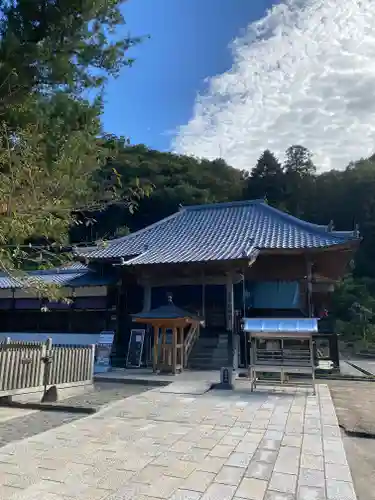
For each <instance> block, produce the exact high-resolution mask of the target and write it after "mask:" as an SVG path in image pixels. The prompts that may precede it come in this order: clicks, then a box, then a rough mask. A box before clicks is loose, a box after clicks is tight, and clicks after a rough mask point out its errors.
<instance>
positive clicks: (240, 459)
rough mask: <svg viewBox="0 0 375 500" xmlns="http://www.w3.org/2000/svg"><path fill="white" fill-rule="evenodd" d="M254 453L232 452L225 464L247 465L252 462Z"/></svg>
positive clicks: (234, 465) (231, 465) (233, 465)
mask: <svg viewBox="0 0 375 500" xmlns="http://www.w3.org/2000/svg"><path fill="white" fill-rule="evenodd" d="M252 456H253V454H252V453H232V454H231V456H230V457H229V458H228V460H227V461H226V462H225V465H228V466H230V467H245V468H246V467H247V466H248V465H249V463H250V460H251V457H252Z"/></svg>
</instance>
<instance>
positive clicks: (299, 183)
mask: <svg viewBox="0 0 375 500" xmlns="http://www.w3.org/2000/svg"><path fill="white" fill-rule="evenodd" d="M285 157H286V158H285V162H284V173H285V186H286V188H285V202H286V207H287V209H288V210H289V211H290V212H291V213H292V214H293V215H295V216H297V217H303V216H304V214H305V212H306V208H307V206H308V205H309V204H310V203H311V199H312V198H313V197H314V193H313V191H314V188H315V175H316V167H315V165H314V163H313V161H312V153H311V152H310V151H309V150H308V149H307V148H305V147H304V146H299V145H295V146H291V147H290V148H288V149H287V150H286V152H285Z"/></svg>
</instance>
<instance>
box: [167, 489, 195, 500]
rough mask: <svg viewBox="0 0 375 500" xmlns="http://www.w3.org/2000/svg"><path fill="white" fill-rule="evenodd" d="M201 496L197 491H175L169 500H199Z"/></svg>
mask: <svg viewBox="0 0 375 500" xmlns="http://www.w3.org/2000/svg"><path fill="white" fill-rule="evenodd" d="M201 496H202V495H201V493H198V492H197V491H188V490H177V491H176V492H175V493H173V495H172V496H171V497H169V500H199V499H200V498H201Z"/></svg>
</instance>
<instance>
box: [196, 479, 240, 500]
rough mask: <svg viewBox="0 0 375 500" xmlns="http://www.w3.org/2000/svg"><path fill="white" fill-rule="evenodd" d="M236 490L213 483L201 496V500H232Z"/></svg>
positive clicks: (232, 487) (225, 485)
mask: <svg viewBox="0 0 375 500" xmlns="http://www.w3.org/2000/svg"><path fill="white" fill-rule="evenodd" d="M236 489H237V487H236V486H230V485H228V484H220V483H213V484H211V485H210V486H209V487H208V489H207V490H206V492H205V493H204V494H203V496H202V498H201V500H232V498H233V496H234V492H235V491H236Z"/></svg>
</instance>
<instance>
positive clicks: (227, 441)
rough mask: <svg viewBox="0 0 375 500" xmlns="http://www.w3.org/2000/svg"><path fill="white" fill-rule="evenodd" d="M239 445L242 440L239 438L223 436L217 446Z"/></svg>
mask: <svg viewBox="0 0 375 500" xmlns="http://www.w3.org/2000/svg"><path fill="white" fill-rule="evenodd" d="M240 443H242V438H241V437H236V436H228V435H227V436H224V437H223V438H222V439H221V441H220V442H219V444H221V445H224V446H238V445H239V444H240Z"/></svg>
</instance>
